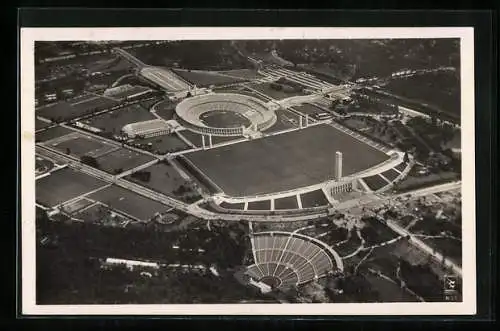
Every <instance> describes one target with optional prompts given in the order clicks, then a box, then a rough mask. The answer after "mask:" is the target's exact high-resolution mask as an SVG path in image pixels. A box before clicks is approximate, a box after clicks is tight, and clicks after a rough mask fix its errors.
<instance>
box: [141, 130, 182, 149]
mask: <svg viewBox="0 0 500 331" xmlns="http://www.w3.org/2000/svg"><path fill="white" fill-rule="evenodd" d="M149 143H151V148H150V149H149V147H147V146H148V144H149ZM134 144H141V145H144V146H145V147H146V148H147V149H148V150H150V151H151V152H153V153H155V154H167V153H171V152H177V151H182V150H185V149H188V148H189V146H188V145H187V144H186V143H185V142H184V141H183V140H182V139H181V138H179V137H178V136H177V135H176V134H175V133H172V134H166V135H162V136H156V137H151V138H145V139H135V140H134Z"/></svg>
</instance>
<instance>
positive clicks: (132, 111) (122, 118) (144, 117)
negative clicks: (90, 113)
mask: <svg viewBox="0 0 500 331" xmlns="http://www.w3.org/2000/svg"><path fill="white" fill-rule="evenodd" d="M155 118H156V117H154V115H153V114H151V113H150V112H149V111H147V110H146V109H144V108H142V107H141V106H140V105H138V104H134V105H131V106H128V107H124V108H119V109H116V110H113V111H110V112H107V113H105V114H102V115H99V116H96V117H93V118H91V119H89V120H88V121H85V122H86V123H87V124H88V125H90V126H93V127H96V128H99V129H101V130H103V131H105V132H110V133H115V134H116V133H119V132H120V130H121V129H122V128H123V127H124V126H125V125H127V124H130V123H135V122H142V121H148V120H154V119H155Z"/></svg>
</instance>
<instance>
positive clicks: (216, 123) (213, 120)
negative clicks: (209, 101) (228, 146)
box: [200, 110, 252, 128]
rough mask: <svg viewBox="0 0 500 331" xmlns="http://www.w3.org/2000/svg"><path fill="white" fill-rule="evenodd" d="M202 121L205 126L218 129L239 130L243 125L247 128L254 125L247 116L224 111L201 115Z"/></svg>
mask: <svg viewBox="0 0 500 331" xmlns="http://www.w3.org/2000/svg"><path fill="white" fill-rule="evenodd" d="M200 120H201V122H202V123H203V124H205V125H206V126H210V127H216V128H239V127H241V126H242V125H244V126H245V127H247V126H249V125H250V124H252V123H251V122H250V120H249V119H248V118H246V117H245V116H243V115H241V114H239V113H236V112H232V111H223V110H214V111H209V112H206V113H203V114H201V115H200Z"/></svg>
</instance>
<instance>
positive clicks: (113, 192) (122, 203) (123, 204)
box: [89, 185, 170, 220]
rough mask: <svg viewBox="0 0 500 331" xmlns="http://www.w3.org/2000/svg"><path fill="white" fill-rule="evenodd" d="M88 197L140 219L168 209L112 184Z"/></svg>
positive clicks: (146, 218) (148, 217) (145, 218)
mask: <svg viewBox="0 0 500 331" xmlns="http://www.w3.org/2000/svg"><path fill="white" fill-rule="evenodd" d="M89 198H90V199H93V200H96V201H100V202H102V203H103V204H105V205H107V206H108V207H110V208H111V209H115V210H117V211H121V212H122V213H125V214H128V215H131V216H132V217H135V218H138V219H140V220H148V219H150V218H151V217H153V216H154V215H155V214H156V213H157V212H160V213H162V212H165V211H167V210H168V209H170V207H169V206H165V205H163V204H161V203H159V202H156V201H153V200H151V199H148V198H145V197H143V196H141V195H138V194H136V193H134V192H132V191H128V190H126V189H123V188H121V187H118V186H114V185H113V186H110V187H108V188H105V189H103V190H101V191H98V192H96V193H93V194H91V195H90V196H89Z"/></svg>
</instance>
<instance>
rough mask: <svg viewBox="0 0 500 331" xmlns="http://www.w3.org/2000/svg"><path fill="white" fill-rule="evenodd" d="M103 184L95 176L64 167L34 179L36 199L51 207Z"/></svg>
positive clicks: (103, 183)
mask: <svg viewBox="0 0 500 331" xmlns="http://www.w3.org/2000/svg"><path fill="white" fill-rule="evenodd" d="M105 185H106V183H105V182H103V181H101V180H99V179H97V178H94V177H91V176H89V175H86V174H84V173H81V172H76V171H74V170H72V169H69V168H64V169H61V170H57V171H55V172H53V173H52V174H50V175H49V176H47V177H43V178H41V179H39V180H37V181H36V200H37V202H39V203H41V204H42V205H44V206H47V207H53V206H56V205H58V204H60V203H62V202H65V201H68V200H70V199H73V198H75V197H77V196H79V195H82V194H85V193H88V192H90V191H93V190H96V189H98V188H100V187H103V186H105Z"/></svg>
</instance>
